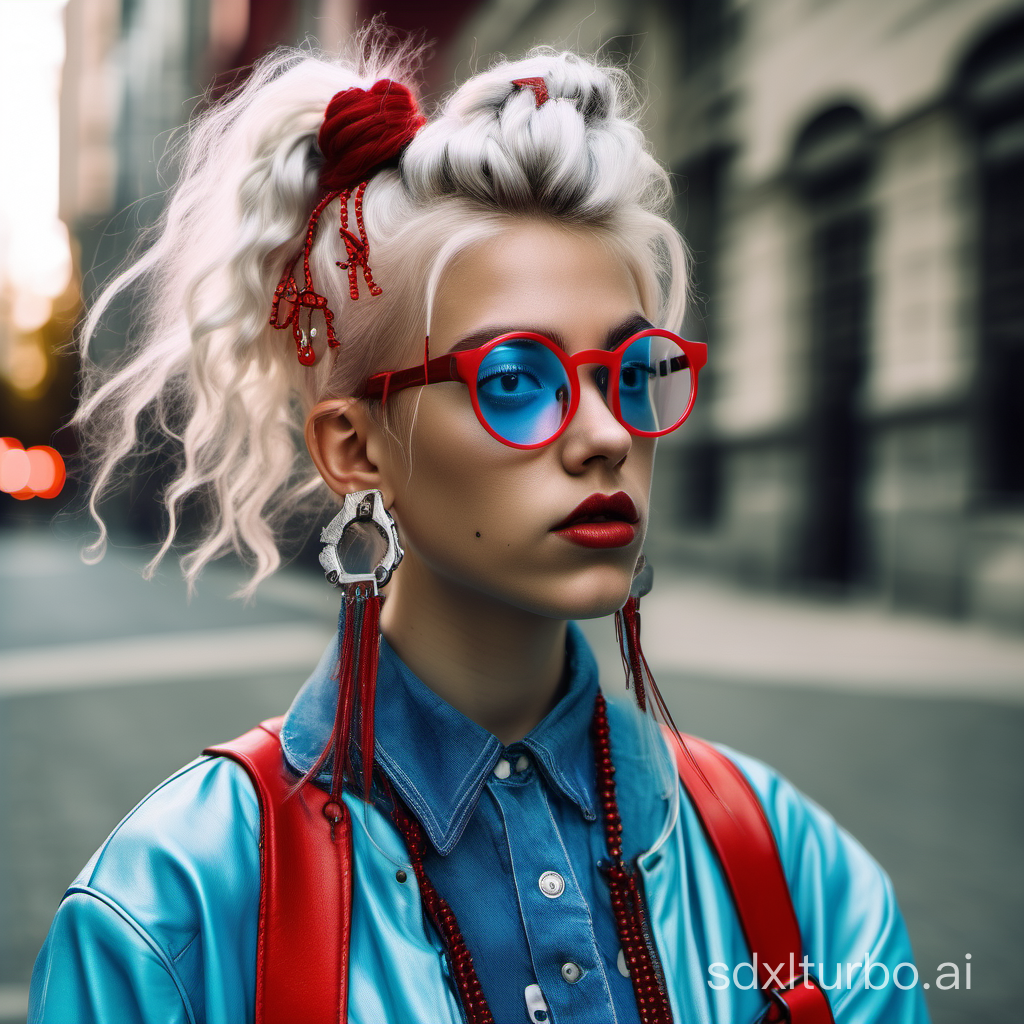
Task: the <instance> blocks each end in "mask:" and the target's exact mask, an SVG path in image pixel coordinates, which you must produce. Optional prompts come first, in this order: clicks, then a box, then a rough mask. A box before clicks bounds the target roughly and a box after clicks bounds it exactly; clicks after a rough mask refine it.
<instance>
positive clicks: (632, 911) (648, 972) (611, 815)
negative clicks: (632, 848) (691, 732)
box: [395, 693, 672, 1024]
mask: <svg viewBox="0 0 1024 1024" xmlns="http://www.w3.org/2000/svg"><path fill="white" fill-rule="evenodd" d="M590 733H591V736H592V737H593V740H594V760H595V762H596V767H597V796H598V800H599V801H600V802H601V811H602V815H603V818H604V836H605V845H606V847H607V850H608V860H607V861H605V862H604V863H603V864H602V865H601V871H602V873H603V874H604V876H605V879H606V880H607V882H608V890H609V892H610V893H611V898H612V911H613V913H614V914H615V927H616V930H617V932H618V935H619V941H620V942H621V943H622V952H623V956H624V957H625V960H626V966H627V967H628V968H629V978H630V981H631V982H632V984H633V994H634V996H635V997H636V1005H637V1009H638V1010H639V1011H640V1020H641V1022H642V1024H671V1021H672V1010H671V1008H670V1006H669V1001H668V995H667V994H666V992H665V987H664V985H663V984H662V982H661V979H660V977H659V974H658V971H657V968H656V967H655V964H654V959H653V957H652V955H651V949H650V946H649V945H648V941H647V935H648V927H647V915H646V912H645V910H644V903H643V895H642V894H641V892H640V886H639V883H638V881H637V874H636V871H635V870H634V871H631V870H630V869H629V868H628V867H627V865H626V863H625V862H624V861H623V859H622V820H621V818H620V817H619V807H618V804H617V803H616V801H615V766H614V765H613V764H612V757H611V746H610V743H609V736H610V732H609V729H608V715H607V709H606V706H605V701H604V697H603V696H602V695H601V694H600V693H598V695H597V698H596V700H595V701H594V717H593V719H591V723H590ZM395 825H396V827H397V828H398V831H399V832H400V833H401V836H402V838H403V839H404V840H405V845H406V846H407V847H408V850H409V857H410V859H411V860H412V868H413V871H414V872H415V874H416V881H417V882H418V883H419V887H420V896H421V898H422V900H423V906H424V909H425V910H426V912H427V914H428V915H429V916H430V919H431V921H433V922H434V926H435V927H436V928H437V930H438V932H439V933H440V935H441V938H442V939H443V941H444V944H445V947H446V948H447V950H448V956H449V960H450V962H451V969H452V975H453V976H454V978H455V986H456V988H457V989H458V992H459V997H460V998H461V999H462V1005H463V1007H464V1008H465V1011H466V1017H467V1020H468V1021H469V1024H494V1016H493V1015H492V1014H491V1010H490V1007H489V1006H488V1005H487V1000H486V998H485V997H484V993H483V989H482V988H481V986H480V979H479V978H478V977H477V973H476V968H475V967H474V966H473V957H472V954H471V953H470V952H469V949H468V948H467V946H466V940H465V939H464V938H463V937H462V931H461V930H460V929H459V923H458V921H457V920H456V919H455V914H454V912H453V911H452V908H451V907H450V906H449V905H448V903H447V901H446V900H444V899H443V898H442V897H441V895H440V894H439V893H438V891H437V890H436V889H435V888H434V885H433V883H432V882H431V881H430V879H429V878H428V877H427V873H426V870H425V868H424V866H423V857H424V854H425V853H426V848H427V837H426V835H425V834H424V832H423V826H422V825H420V823H419V821H417V819H416V818H415V817H414V816H413V815H412V814H411V812H410V811H409V810H408V808H407V807H406V806H405V805H404V804H403V803H402V802H401V801H400V800H396V801H395Z"/></svg>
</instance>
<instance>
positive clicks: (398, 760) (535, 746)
mask: <svg viewBox="0 0 1024 1024" xmlns="http://www.w3.org/2000/svg"><path fill="white" fill-rule="evenodd" d="M566 658H567V673H566V675H567V681H568V685H567V687H566V689H565V692H564V693H563V695H562V697H561V698H560V699H559V701H558V703H557V704H556V705H555V706H554V707H553V708H552V709H551V711H550V712H549V713H548V715H547V716H546V717H545V718H544V719H543V721H541V722H540V723H538V724H537V726H535V727H534V729H533V730H532V731H531V732H530V733H529V734H528V735H527V736H525V737H524V738H523V739H522V740H520V741H519V742H518V743H514V744H511V745H510V747H508V748H507V749H506V748H505V747H503V746H502V743H501V741H500V740H499V739H498V738H497V737H496V736H494V735H492V734H491V733H490V732H488V731H487V730H486V729H484V728H483V727H481V726H479V725H477V724H476V723H475V722H472V721H470V719H468V718H466V716H465V715H463V714H462V713H461V712H459V711H456V710H455V708H453V707H452V706H451V705H450V704H448V703H447V702H446V701H444V700H442V699H441V698H440V697H439V696H438V695H437V694H435V693H434V692H433V691H432V690H431V689H429V687H427V686H426V684H424V683H423V682H422V681H421V680H420V679H419V678H417V676H415V675H414V674H413V672H412V671H411V670H410V669H409V668H408V667H407V666H406V665H405V663H404V662H403V661H402V660H401V658H399V657H398V655H397V654H396V653H395V651H394V649H393V648H392V647H391V645H390V644H389V643H388V642H387V640H384V639H383V638H382V639H381V650H380V665H379V668H378V673H377V700H376V715H375V734H376V746H375V749H376V755H377V761H378V763H379V764H380V767H381V768H382V769H383V771H384V773H385V774H386V775H387V777H388V779H389V780H390V782H391V784H392V785H393V786H394V787H395V789H396V790H397V791H398V793H399V795H400V796H401V797H402V799H403V800H404V801H405V802H406V803H407V804H408V806H409V808H410V809H411V810H412V811H413V813H414V814H415V815H416V817H417V818H418V819H419V821H420V823H421V824H422V825H423V829H424V831H425V832H426V834H427V836H428V838H429V839H430V841H431V843H432V844H433V846H434V848H435V849H436V850H437V852H438V853H440V854H442V855H447V854H448V853H450V852H451V851H452V849H453V848H454V846H455V844H456V843H457V842H458V840H459V837H460V836H461V835H462V831H463V829H464V828H465V826H466V823H467V822H468V821H469V818H470V817H471V816H472V814H473V811H474V810H475V809H476V805H477V802H478V801H479V799H480V793H481V791H482V790H483V787H484V785H485V784H486V783H487V781H488V779H489V778H490V777H491V773H492V772H493V770H494V766H495V765H496V764H497V762H498V760H499V758H501V757H502V756H503V755H504V756H507V757H509V759H510V760H512V761H513V762H514V761H515V760H516V758H517V757H518V755H519V754H521V753H523V752H524V751H529V752H530V753H532V754H533V755H534V760H535V762H536V763H537V764H538V766H539V768H540V770H541V772H542V774H543V777H544V779H545V781H546V782H547V783H548V784H549V785H550V786H551V787H552V788H553V789H554V790H556V791H557V792H559V793H561V794H562V795H564V796H565V797H566V798H567V799H569V800H571V801H572V802H573V803H574V804H575V805H576V806H577V807H578V808H579V810H580V812H581V813H582V814H583V815H584V817H585V818H586V819H587V820H589V821H593V820H594V819H595V817H596V812H595V809H594V808H595V803H596V794H595V792H594V785H595V784H594V756H593V748H592V744H591V739H590V720H591V717H592V715H593V711H594V699H595V697H596V696H597V691H598V685H597V663H596V662H595V660H594V656H593V654H592V653H591V650H590V647H589V646H588V644H587V642H586V640H585V639H584V637H583V634H582V633H581V632H580V630H579V627H577V626H576V624H575V623H572V622H570V623H569V628H568V631H567V637H566ZM337 664H338V637H337V635H336V636H335V638H334V640H333V641H332V642H331V643H330V644H329V645H328V647H327V649H326V650H325V651H324V653H323V656H322V657H321V659H320V662H319V664H318V665H317V667H316V668H315V669H314V670H313V674H312V675H311V676H310V677H309V679H307V680H306V683H305V685H304V686H303V687H302V689H301V690H300V691H299V693H298V695H297V696H296V697H295V700H294V701H293V702H292V706H291V708H290V709H289V711H288V714H287V716H286V717H285V721H284V726H283V728H282V730H281V745H282V748H283V750H284V755H285V758H286V759H287V761H288V763H289V764H290V765H291V766H292V768H294V769H295V770H296V771H298V772H299V773H305V772H306V771H308V770H309V769H310V767H312V765H313V764H314V762H315V761H316V759H317V757H319V755H320V753H321V751H322V750H323V749H324V747H325V746H326V744H327V741H328V738H329V737H330V732H331V727H332V725H333V723H334V712H335V708H336V705H337ZM316 781H317V783H318V784H321V785H324V788H329V786H330V777H329V775H328V774H327V773H326V772H323V773H321V775H320V776H319V777H318V778H317V780H316Z"/></svg>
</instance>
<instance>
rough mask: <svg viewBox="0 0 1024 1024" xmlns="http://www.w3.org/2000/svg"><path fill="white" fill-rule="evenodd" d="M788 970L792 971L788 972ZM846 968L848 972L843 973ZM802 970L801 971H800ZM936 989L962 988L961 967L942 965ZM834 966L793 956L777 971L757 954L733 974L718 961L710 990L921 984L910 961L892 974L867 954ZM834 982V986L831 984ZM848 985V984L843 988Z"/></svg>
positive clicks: (967, 963)
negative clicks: (797, 984) (796, 985)
mask: <svg viewBox="0 0 1024 1024" xmlns="http://www.w3.org/2000/svg"><path fill="white" fill-rule="evenodd" d="M786 967H788V968H789V970H788V972H787V971H786ZM844 967H845V972H844ZM963 967H964V974H963V977H964V988H965V989H968V988H970V987H971V954H970V953H966V954H964V964H963ZM798 968H799V970H798ZM936 971H937V972H938V973H937V974H936V976H935V987H936V988H937V989H940V990H942V991H944V992H945V991H948V990H949V989H959V988H960V965H959V964H956V963H953V961H951V960H949V961H946V963H942V964H939V966H938V967H937V968H936ZM830 972H832V964H824V963H818V964H815V963H811V961H810V960H809V959H808V957H806V956H805V957H804V958H803V960H801V961H800V962H799V963H796V962H795V961H794V958H793V955H792V954H790V957H789V963H788V964H786V963H781V964H777V965H776V966H775V967H774V968H772V966H771V965H770V964H766V963H760V964H759V963H758V960H757V953H754V955H753V957H752V959H751V960H744V961H743V962H741V963H738V964H736V966H735V967H733V968H732V970H731V971H730V970H729V965H728V964H726V963H723V962H722V961H720V960H718V961H715V963H713V964H710V965H709V966H708V975H709V977H708V987H709V988H713V989H715V990H716V991H720V990H722V989H726V988H729V987H730V986H732V987H733V988H739V989H744V990H746V989H752V988H758V987H760V988H762V989H764V990H768V989H770V988H786V987H788V986H789V985H790V984H796V983H797V982H803V984H805V985H806V984H809V983H810V984H816V985H818V986H819V987H820V988H822V989H824V990H825V991H827V992H831V991H834V990H835V989H841V988H847V989H851V988H853V987H854V986H855V985H861V986H863V987H864V988H866V989H881V988H885V987H886V986H888V985H890V984H892V985H895V986H896V987H897V988H899V989H903V990H904V991H906V990H907V989H911V988H914V987H915V986H916V985H917V984H918V983H919V982H920V974H919V973H918V970H917V967H916V966H915V965H914V964H912V963H910V962H909V961H906V960H905V961H903V962H902V963H899V964H897V965H896V966H895V967H893V968H892V970H891V971H890V969H889V966H888V964H884V963H882V962H881V961H880V960H872V959H871V955H870V954H869V953H865V954H864V959H863V960H855V961H852V962H847V963H846V964H842V963H836V965H835V971H834V973H832V974H831V977H830V976H829V975H830ZM830 981H831V984H830V983H829V982H830ZM844 982H845V984H844ZM920 984H921V987H922V988H931V987H932V983H931V982H928V981H925V982H920Z"/></svg>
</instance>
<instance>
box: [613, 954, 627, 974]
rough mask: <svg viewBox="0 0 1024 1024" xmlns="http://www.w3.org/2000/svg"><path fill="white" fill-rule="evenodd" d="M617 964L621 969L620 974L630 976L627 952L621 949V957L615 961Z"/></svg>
mask: <svg viewBox="0 0 1024 1024" xmlns="http://www.w3.org/2000/svg"><path fill="white" fill-rule="evenodd" d="M615 966H616V967H618V969H619V974H621V975H622V976H623V977H624V978H628V977H629V968H628V967H627V966H626V954H625V953H623V951H622V950H621V949H620V950H619V958H618V960H616V961H615Z"/></svg>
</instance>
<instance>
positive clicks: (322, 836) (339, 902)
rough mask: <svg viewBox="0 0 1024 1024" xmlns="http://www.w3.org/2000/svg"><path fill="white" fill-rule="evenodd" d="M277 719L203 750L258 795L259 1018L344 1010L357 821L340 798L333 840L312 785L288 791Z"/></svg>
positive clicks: (274, 1023)
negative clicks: (241, 771)
mask: <svg viewBox="0 0 1024 1024" xmlns="http://www.w3.org/2000/svg"><path fill="white" fill-rule="evenodd" d="M281 722H282V719H280V718H273V719H268V720H267V721H266V722H263V723H262V724H261V725H260V726H258V727H257V728H255V729H252V730H250V731H249V732H247V733H246V734H245V735H244V736H239V737H238V739H235V740H232V741H231V742H230V743H222V744H219V745H217V746H215V747H209V748H207V750H205V751H204V753H207V754H218V755H221V756H223V757H230V758H232V759H233V760H235V761H237V762H238V763H239V764H240V765H241V766H242V767H243V768H245V770H246V771H247V772H248V773H249V777H250V778H251V779H252V782H253V786H254V787H255V789H256V793H257V796H258V797H259V802H260V821H261V825H260V853H261V856H260V919H259V933H258V940H257V953H256V1018H255V1019H256V1024H295V1022H296V1021H304V1022H309V1024H326V1022H328V1021H335V1022H338V1024H343V1022H344V1021H346V1020H347V1019H348V951H349V939H350V935H351V927H352V822H351V819H350V817H349V815H348V811H347V809H346V808H345V806H344V804H343V805H342V815H343V817H342V819H341V820H340V821H339V822H338V823H337V826H336V828H335V831H334V839H333V842H332V841H331V828H330V823H329V822H328V821H327V819H326V818H325V817H324V816H323V813H322V810H323V804H324V803H326V802H327V801H328V800H329V799H330V797H329V796H328V795H327V794H326V793H323V792H321V791H320V790H319V789H317V788H316V787H315V786H312V785H306V786H303V787H302V788H301V789H299V790H298V791H297V792H294V793H293V792H292V789H293V787H294V785H295V781H296V780H295V776H294V775H292V774H291V773H290V772H289V771H288V769H287V767H286V766H285V763H284V759H283V757H282V755H281V739H280V732H281Z"/></svg>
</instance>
